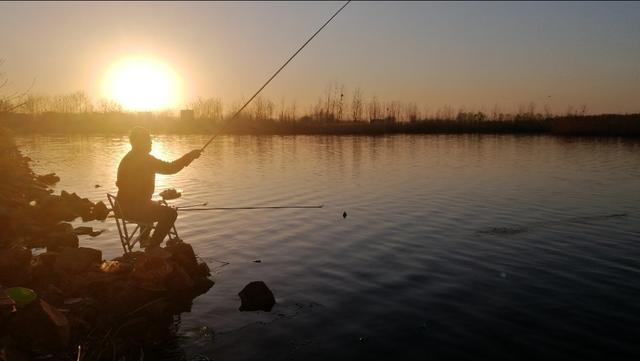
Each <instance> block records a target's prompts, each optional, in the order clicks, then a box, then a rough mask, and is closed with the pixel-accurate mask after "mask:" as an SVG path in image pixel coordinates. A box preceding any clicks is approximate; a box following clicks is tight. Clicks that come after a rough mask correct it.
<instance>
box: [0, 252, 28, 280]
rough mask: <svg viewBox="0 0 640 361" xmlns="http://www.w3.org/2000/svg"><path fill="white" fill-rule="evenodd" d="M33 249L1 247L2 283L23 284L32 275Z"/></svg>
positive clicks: (0, 267) (0, 272) (0, 274)
mask: <svg viewBox="0 0 640 361" xmlns="http://www.w3.org/2000/svg"><path fill="white" fill-rule="evenodd" d="M30 266H31V251H30V250H28V249H26V248H22V247H17V248H9V249H0V284H1V285H3V286H5V287H13V286H23V285H24V284H26V283H27V282H28V281H29V279H30V277H31V272H30Z"/></svg>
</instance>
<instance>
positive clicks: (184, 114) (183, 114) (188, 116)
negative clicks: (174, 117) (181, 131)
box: [180, 109, 195, 120]
mask: <svg viewBox="0 0 640 361" xmlns="http://www.w3.org/2000/svg"><path fill="white" fill-rule="evenodd" d="M194 118H195V116H194V113H193V109H182V110H181V111H180V119H181V120H193V119H194Z"/></svg>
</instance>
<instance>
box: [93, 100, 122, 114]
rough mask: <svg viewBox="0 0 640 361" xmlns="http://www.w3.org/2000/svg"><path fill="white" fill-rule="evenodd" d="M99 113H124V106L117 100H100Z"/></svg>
mask: <svg viewBox="0 0 640 361" xmlns="http://www.w3.org/2000/svg"><path fill="white" fill-rule="evenodd" d="M98 111H100V112H101V113H122V105H120V103H118V102H116V101H115V100H110V99H100V100H99V101H98Z"/></svg>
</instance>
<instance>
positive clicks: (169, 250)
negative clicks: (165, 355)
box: [0, 129, 213, 360]
mask: <svg viewBox="0 0 640 361" xmlns="http://www.w3.org/2000/svg"><path fill="white" fill-rule="evenodd" d="M29 162H30V159H29V158H28V157H26V156H24V155H23V154H21V153H20V151H19V149H17V147H16V145H15V144H14V142H13V139H12V136H11V134H10V133H9V132H8V131H6V130H2V129H0V169H3V170H4V174H3V175H2V177H1V178H0V360H28V359H30V358H33V357H43V355H44V357H45V359H52V360H72V359H73V360H101V359H109V360H112V359H120V358H122V357H125V358H128V357H137V356H136V355H137V353H139V352H140V348H141V347H142V345H144V344H146V343H149V342H154V341H159V340H162V339H163V337H166V336H167V334H168V333H170V332H171V331H170V325H171V323H172V320H173V317H174V316H175V315H177V314H179V313H181V312H185V311H189V309H190V306H191V301H192V300H193V298H195V297H196V296H198V295H199V294H202V293H204V292H206V291H207V290H208V289H209V288H210V287H211V286H212V285H213V282H212V281H211V280H210V279H209V278H208V276H210V273H209V268H208V267H207V265H206V264H205V263H202V262H199V261H198V259H197V257H196V255H195V253H194V251H193V249H192V247H191V246H190V245H189V244H187V243H185V242H182V241H176V242H170V243H168V244H167V245H166V246H165V247H162V248H157V249H155V250H154V251H151V252H133V253H129V254H126V255H123V256H122V257H118V258H116V259H113V260H103V259H102V252H101V251H100V250H99V249H94V248H87V247H82V245H81V244H80V241H79V237H78V235H83V234H86V235H90V236H92V237H93V236H99V234H100V232H96V231H94V230H93V229H91V228H90V227H76V228H74V227H73V226H72V225H71V224H70V223H69V222H71V221H73V220H75V219H77V218H81V219H82V220H83V221H90V220H105V219H106V218H107V216H108V213H109V210H108V209H107V207H106V206H105V204H104V203H103V202H98V203H93V202H91V201H90V200H88V199H86V198H81V197H80V196H78V195H76V194H75V193H69V192H65V191H62V192H61V193H60V194H54V193H53V191H52V190H51V189H50V186H51V185H52V184H55V183H56V182H57V181H58V180H59V178H57V176H56V175H55V174H48V175H44V176H38V175H36V174H34V172H33V171H32V170H31V168H30V166H29ZM127 356H128V357H127ZM136 359H138V358H136Z"/></svg>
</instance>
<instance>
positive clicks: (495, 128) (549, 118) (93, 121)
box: [0, 85, 640, 136]
mask: <svg viewBox="0 0 640 361" xmlns="http://www.w3.org/2000/svg"><path fill="white" fill-rule="evenodd" d="M242 103H243V101H242V100H240V101H237V102H235V103H232V104H230V106H229V107H228V109H227V110H226V111H225V108H227V107H225V106H224V103H223V101H222V100H221V99H220V98H206V99H205V98H199V99H197V100H196V101H194V102H193V103H191V104H190V106H189V107H188V108H187V109H185V110H183V111H181V112H180V114H179V115H177V114H176V113H174V112H172V111H163V112H155V113H151V112H125V111H123V109H122V107H121V106H120V105H118V104H117V103H115V102H113V101H107V100H101V101H99V102H98V103H97V104H93V103H92V102H91V99H90V98H89V97H88V96H87V95H86V94H85V93H83V92H74V93H71V94H67V95H59V96H42V95H33V94H24V95H23V96H21V97H19V98H14V99H9V100H7V99H4V100H3V99H0V126H5V127H8V128H10V129H12V130H14V131H17V132H34V133H52V132H54V133H125V132H127V131H128V130H129V129H130V128H131V127H132V126H134V125H141V126H145V127H147V128H149V129H150V130H151V131H152V132H154V133H178V134H187V133H213V132H218V130H221V129H223V130H224V131H223V133H225V134H387V133H550V134H564V135H602V136H640V114H625V115H620V114H602V115H587V114H586V107H584V106H583V107H582V108H581V110H580V111H573V110H571V109H570V110H569V111H567V113H566V114H563V115H556V114H552V113H551V112H550V111H549V110H548V109H547V108H546V107H545V109H544V111H543V113H541V112H537V111H536V106H535V104H533V103H531V104H529V105H528V106H527V107H521V108H520V109H519V110H518V112H517V113H505V112H501V111H499V109H498V108H497V107H494V109H493V110H492V111H491V112H488V113H485V112H482V111H466V110H464V109H459V110H457V111H456V110H454V108H453V107H450V106H445V107H442V108H440V109H438V110H436V111H434V112H427V111H420V109H419V107H418V105H417V104H416V103H403V102H399V101H382V100H379V99H378V98H377V97H375V96H373V97H371V98H370V99H368V100H365V99H364V97H363V93H362V91H361V90H360V89H359V88H356V89H355V90H354V91H353V93H352V94H351V97H350V99H349V101H347V99H346V96H345V94H344V86H337V85H335V86H330V87H328V88H327V90H326V91H325V94H324V95H323V96H322V97H320V98H319V99H318V101H317V103H316V104H314V105H312V106H309V107H307V108H306V110H305V112H304V113H303V114H301V115H298V113H299V107H298V106H297V104H296V102H291V103H286V102H285V101H284V100H282V101H281V102H280V103H279V104H275V103H274V102H273V101H271V100H269V99H267V98H264V97H261V96H259V97H257V98H256V99H255V100H254V101H253V102H252V103H251V104H250V105H249V107H248V108H247V109H246V110H245V111H244V112H243V113H242V115H241V116H240V117H239V118H237V119H235V120H234V121H233V122H231V123H229V124H228V125H227V126H225V127H224V128H223V127H222V124H224V123H226V122H227V120H226V119H227V118H228V117H229V114H231V113H233V112H234V111H235V110H236V109H238V108H239V106H240V105H241V104H242Z"/></svg>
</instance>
